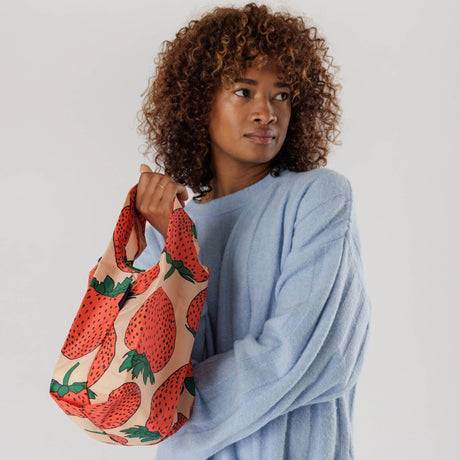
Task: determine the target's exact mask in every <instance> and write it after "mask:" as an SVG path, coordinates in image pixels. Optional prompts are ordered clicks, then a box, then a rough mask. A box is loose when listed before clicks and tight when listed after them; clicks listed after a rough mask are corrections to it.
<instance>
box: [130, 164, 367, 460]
mask: <svg viewBox="0 0 460 460" xmlns="http://www.w3.org/2000/svg"><path fill="white" fill-rule="evenodd" d="M185 210H186V211H187V213H188V214H189V215H190V217H191V218H192V220H193V221H194V222H195V224H196V229H197V234H198V242H199V245H200V260H201V262H202V263H203V264H204V265H206V266H208V267H209V268H210V270H211V274H210V279H209V287H208V294H207V298H206V302H205V306H204V309H203V314H202V317H201V320H200V323H199V327H198V330H197V333H196V339H195V344H194V348H193V353H192V360H193V366H194V376H195V385H196V400H195V405H194V409H193V413H192V416H191V418H190V420H189V421H188V422H187V423H186V424H185V425H184V426H183V427H182V428H181V429H180V430H179V431H178V432H177V433H176V434H174V435H173V436H171V437H170V438H168V439H166V440H165V441H164V442H162V443H160V444H159V445H158V456H157V459H158V460H173V459H178V458H183V459H188V460H195V459H196V460H203V459H207V458H212V459H214V460H230V459H232V460H234V459H238V460H259V459H260V460H283V459H286V460H297V459H299V460H305V459H308V460H333V459H334V460H346V459H347V460H348V459H353V458H354V453H353V430H352V419H353V403H354V397H355V390H356V385H357V380H358V376H359V374H360V371H361V368H362V365H363V359H364V356H365V352H366V349H367V345H368V342H369V330H370V329H369V324H370V316H371V303H370V300H369V296H368V294H367V292H366V286H365V279H364V274H363V264H362V259H361V245H360V238H359V233H358V228H357V221H356V214H355V206H354V199H353V192H352V189H351V186H350V182H349V180H348V179H347V178H346V177H344V176H343V175H341V174H340V173H338V172H335V171H333V170H330V169H324V168H323V169H315V170H312V171H308V172H303V173H294V172H289V171H284V172H282V173H281V175H280V176H279V177H272V176H271V175H270V174H269V175H267V176H265V177H264V178H263V179H262V180H260V181H259V182H257V183H255V184H253V185H251V186H249V187H247V188H245V189H243V190H240V191H238V192H236V193H233V194H230V195H227V196H224V197H221V198H218V199H215V200H212V201H210V202H208V203H203V204H199V203H196V202H193V201H189V202H188V203H187V205H186V206H185ZM146 238H147V244H148V246H147V248H146V249H145V251H144V252H143V253H142V254H141V255H140V257H139V258H138V259H137V261H136V263H135V265H136V266H137V267H138V268H147V267H149V266H151V265H153V264H154V263H155V262H156V261H157V260H158V259H159V257H160V253H161V250H162V248H163V245H164V239H163V237H162V236H161V235H160V233H158V232H157V231H156V230H155V229H154V228H153V227H152V226H147V230H146Z"/></svg>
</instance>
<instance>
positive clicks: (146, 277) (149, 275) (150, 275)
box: [129, 264, 160, 295]
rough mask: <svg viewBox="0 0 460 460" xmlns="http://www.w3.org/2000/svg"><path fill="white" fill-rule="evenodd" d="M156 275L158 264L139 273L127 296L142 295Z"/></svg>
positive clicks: (158, 268)
mask: <svg viewBox="0 0 460 460" xmlns="http://www.w3.org/2000/svg"><path fill="white" fill-rule="evenodd" d="M158 273H160V264H156V265H154V266H153V267H152V268H150V269H149V270H147V271H145V272H143V273H139V275H138V276H137V278H136V281H135V282H134V283H133V285H132V287H131V290H130V291H129V294H130V295H139V294H142V293H144V292H145V291H146V290H147V288H148V287H149V286H150V285H151V284H152V282H153V281H154V280H155V278H156V277H157V276H158Z"/></svg>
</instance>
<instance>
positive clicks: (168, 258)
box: [163, 247, 173, 264]
mask: <svg viewBox="0 0 460 460" xmlns="http://www.w3.org/2000/svg"><path fill="white" fill-rule="evenodd" d="M163 252H164V253H165V254H166V262H168V264H172V261H173V260H172V257H171V256H170V255H169V253H168V251H166V247H165V248H164V249H163Z"/></svg>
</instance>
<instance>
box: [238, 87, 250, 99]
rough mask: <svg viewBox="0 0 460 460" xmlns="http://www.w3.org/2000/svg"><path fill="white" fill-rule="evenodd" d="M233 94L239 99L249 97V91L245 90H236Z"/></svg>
mask: <svg viewBox="0 0 460 460" xmlns="http://www.w3.org/2000/svg"><path fill="white" fill-rule="evenodd" d="M235 94H236V95H237V96H240V97H248V96H249V90H248V89H246V88H241V89H237V90H236V91H235Z"/></svg>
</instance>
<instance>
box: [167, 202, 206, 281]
mask: <svg viewBox="0 0 460 460" xmlns="http://www.w3.org/2000/svg"><path fill="white" fill-rule="evenodd" d="M194 238H195V239H196V229H195V224H194V223H193V221H192V220H191V219H190V217H189V216H188V214H187V213H186V212H185V211H184V210H183V209H182V208H178V209H175V210H174V211H173V212H172V215H171V219H170V221H169V227H168V235H167V237H166V244H165V247H164V249H163V252H165V253H166V261H167V262H168V263H169V264H171V269H170V270H169V272H168V273H167V274H166V275H165V279H167V278H168V277H169V276H171V275H172V274H173V273H174V270H177V271H178V272H179V274H180V275H181V276H182V277H183V278H185V279H186V280H187V281H191V282H192V283H193V282H194V281H198V282H201V281H205V280H207V279H208V277H209V273H208V272H207V271H206V270H205V269H204V268H203V266H202V265H201V264H200V262H199V260H198V255H197V251H196V248H195V244H194Z"/></svg>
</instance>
